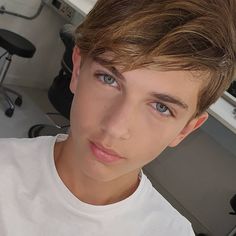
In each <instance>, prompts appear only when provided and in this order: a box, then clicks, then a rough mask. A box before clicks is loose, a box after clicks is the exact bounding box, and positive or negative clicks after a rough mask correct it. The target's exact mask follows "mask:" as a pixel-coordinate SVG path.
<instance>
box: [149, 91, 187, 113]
mask: <svg viewBox="0 0 236 236" xmlns="http://www.w3.org/2000/svg"><path fill="white" fill-rule="evenodd" d="M151 95H152V96H153V97H155V98H156V99H158V100H161V101H163V102H167V103H173V104H175V105H177V106H179V107H181V108H183V109H185V110H188V105H187V104H186V103H184V102H183V101H181V100H180V99H179V98H176V97H173V96H170V95H168V94H163V93H155V92H153V93H151Z"/></svg>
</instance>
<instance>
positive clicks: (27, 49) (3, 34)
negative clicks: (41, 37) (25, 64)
mask: <svg viewBox="0 0 236 236" xmlns="http://www.w3.org/2000/svg"><path fill="white" fill-rule="evenodd" d="M0 47H2V48H4V49H5V50H6V51H8V52H9V53H10V54H12V55H14V54H15V55H18V56H20V57H26V58H31V57H33V55H34V53H35V51H36V48H35V46H34V45H33V44H32V43H31V42H30V41H28V40H27V39H25V38H23V37H22V36H20V35H19V34H16V33H13V32H11V31H8V30H5V29H0Z"/></svg>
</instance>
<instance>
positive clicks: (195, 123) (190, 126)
mask: <svg viewBox="0 0 236 236" xmlns="http://www.w3.org/2000/svg"><path fill="white" fill-rule="evenodd" d="M207 119H208V113H207V112H204V113H202V114H201V115H200V116H198V117H196V118H194V119H192V120H191V121H189V122H188V123H187V124H186V126H185V127H184V128H183V129H182V130H181V132H180V133H179V134H178V135H177V137H175V139H174V140H173V141H172V142H171V143H170V144H169V147H175V146H177V145H178V144H179V143H180V142H181V141H182V140H184V139H185V138H186V137H187V136H188V135H189V134H190V133H192V132H193V131H194V130H196V129H198V128H199V127H200V126H201V125H203V124H204V122H205V121H206V120H207Z"/></svg>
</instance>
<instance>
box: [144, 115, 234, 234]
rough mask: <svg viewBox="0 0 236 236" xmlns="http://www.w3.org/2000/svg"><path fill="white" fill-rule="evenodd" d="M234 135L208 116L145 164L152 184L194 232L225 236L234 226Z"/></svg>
mask: <svg viewBox="0 0 236 236" xmlns="http://www.w3.org/2000/svg"><path fill="white" fill-rule="evenodd" d="M235 144H236V135H235V134H233V133H232V132H231V131H230V130H228V129H227V128H225V127H224V126H223V125H222V124H220V123H219V122H218V121H217V120H215V119H214V118H212V117H210V119H209V121H208V123H206V124H205V125H204V126H203V127H202V128H201V129H199V130H198V131H197V132H195V133H194V134H192V135H191V136H190V137H188V138H187V139H186V140H184V141H183V143H181V144H180V145H179V146H177V147H176V148H174V149H167V150H166V151H165V152H163V153H162V154H161V155H160V156H159V157H157V159H155V160H154V161H153V162H152V163H150V164H149V165H147V166H146V167H145V170H146V171H147V173H148V174H149V175H150V176H151V178H152V180H153V184H154V186H155V187H156V188H157V189H159V191H160V192H162V194H163V195H164V196H165V197H166V198H167V199H168V200H169V201H170V202H171V203H172V204H173V205H174V206H175V207H176V208H177V209H178V210H179V211H181V212H182V213H183V214H185V216H186V217H188V218H189V220H190V221H191V222H192V223H193V225H194V228H195V229H196V230H197V232H202V233H207V235H209V236H226V235H227V233H228V232H229V231H230V230H231V229H232V228H233V227H234V226H235V224H236V216H233V215H229V212H230V211H232V209H231V207H230V203H229V201H230V198H231V197H232V196H233V195H234V194H236V146H235Z"/></svg>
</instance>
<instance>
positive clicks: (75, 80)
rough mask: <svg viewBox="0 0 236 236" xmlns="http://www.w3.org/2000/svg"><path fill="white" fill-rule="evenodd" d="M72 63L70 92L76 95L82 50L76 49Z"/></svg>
mask: <svg viewBox="0 0 236 236" xmlns="http://www.w3.org/2000/svg"><path fill="white" fill-rule="evenodd" d="M72 61H73V71H72V77H71V82H70V90H71V92H72V93H73V94H74V93H75V90H76V88H77V84H78V77H79V73H80V63H81V55H80V49H79V48H78V47H77V46H75V47H74V50H73V54H72Z"/></svg>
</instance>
